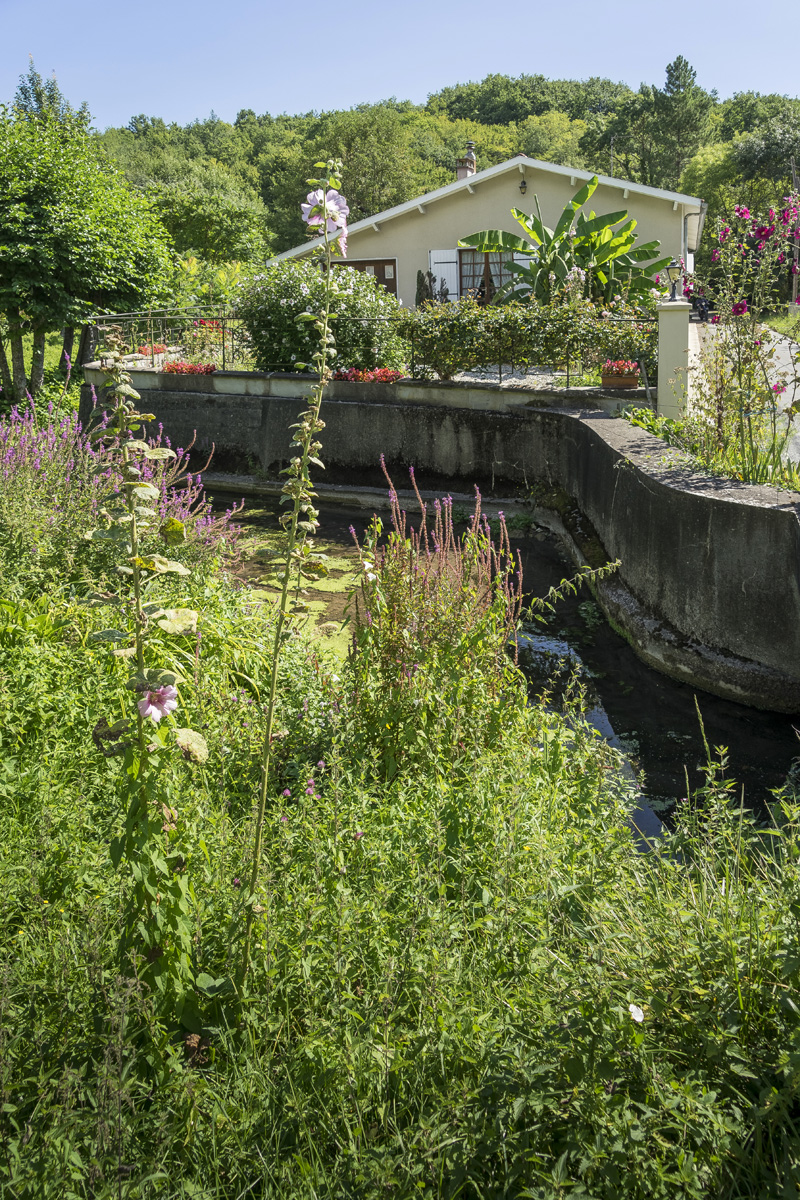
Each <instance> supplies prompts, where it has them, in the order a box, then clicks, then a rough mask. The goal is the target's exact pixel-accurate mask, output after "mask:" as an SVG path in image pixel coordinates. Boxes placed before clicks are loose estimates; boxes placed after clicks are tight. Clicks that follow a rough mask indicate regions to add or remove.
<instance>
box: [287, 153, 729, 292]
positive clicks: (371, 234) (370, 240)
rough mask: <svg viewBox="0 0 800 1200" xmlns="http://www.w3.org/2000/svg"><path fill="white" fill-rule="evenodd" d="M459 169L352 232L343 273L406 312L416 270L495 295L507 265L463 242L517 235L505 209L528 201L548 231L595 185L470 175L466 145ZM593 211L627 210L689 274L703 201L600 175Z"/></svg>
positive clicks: (456, 288) (527, 171) (551, 167)
mask: <svg viewBox="0 0 800 1200" xmlns="http://www.w3.org/2000/svg"><path fill="white" fill-rule="evenodd" d="M457 162H458V166H457V178H456V179H455V180H454V181H453V182H452V183H449V184H447V185H446V186H445V187H440V188H437V189H436V190H435V191H433V192H426V193H425V195H424V196H418V197H417V198H416V199H415V200H407V201H406V202H405V203H404V204H398V205H396V206H395V207H394V208H387V209H386V210H385V212H380V213H376V214H375V216H373V217H367V218H365V219H364V220H363V221H356V222H355V223H354V224H353V225H351V226H350V227H349V230H348V251H347V265H348V266H351V267H355V268H356V269H357V270H360V271H366V272H368V273H369V274H370V275H375V277H376V278H377V279H378V280H379V281H380V282H381V283H382V284H383V285H384V286H385V287H386V288H387V290H388V291H390V292H392V293H393V294H394V295H396V296H397V297H398V298H399V299H400V301H401V303H403V304H405V305H413V304H414V303H415V301H416V294H417V272H418V271H423V272H424V271H431V272H432V273H433V275H435V276H436V277H437V280H444V282H445V284H446V287H447V291H448V298H449V299H451V300H456V299H458V298H459V296H463V295H466V294H468V293H470V292H472V293H473V294H475V292H476V291H477V289H478V287H479V286H480V283H481V280H484V279H487V278H488V277H489V276H491V280H492V282H493V283H494V285H495V286H499V284H500V283H504V282H505V281H506V279H508V278H510V272H508V271H507V270H504V266H505V264H504V262H503V259H504V258H507V257H510V256H505V255H499V254H493V255H484V254H482V253H480V252H479V251H477V250H459V249H458V243H459V240H460V239H461V238H464V237H468V236H469V234H472V233H478V232H479V231H480V230H482V229H505V230H507V231H508V232H509V233H515V234H518V235H519V234H521V232H522V231H521V230H520V227H519V225H517V223H516V221H515V220H514V218H513V216H512V215H511V209H512V208H519V209H522V211H523V212H525V211H531V209H532V208H533V203H532V199H533V195H534V193H536V195H537V196H538V197H539V204H540V206H541V210H542V219H543V221H544V223H545V225H549V226H550V227H551V228H552V227H554V226H555V224H556V222H557V220H558V218H559V216H560V215H561V212H562V209H563V208H564V205H565V204H566V203H567V202H568V201H569V200H570V199H571V198H572V196H573V195H574V194H575V192H576V191H577V189H578V188H579V187H580V186H581V185H582V184H583V183H585V182H586V180H588V179H591V178H592V172H591V171H578V170H576V169H574V168H572V167H558V166H555V164H553V163H547V162H540V161H539V160H538V159H535V158H528V157H527V156H525V155H522V154H520V155H518V156H517V157H516V158H511V159H509V160H508V161H507V162H503V163H499V164H498V165H497V166H496V167H488V168H487V169H486V170H485V171H476V170H475V154H474V150H473V148H472V143H468V146H467V153H466V155H465V156H464V158H461V159H458V160H457ZM590 209H593V210H594V211H595V212H596V213H598V214H603V213H609V212H617V211H620V210H622V209H627V212H628V216H630V217H635V219H636V221H637V222H638V225H637V227H636V233H637V235H638V238H639V241H640V242H648V241H651V240H652V239H653V238H658V240H659V241H660V242H661V255H662V256H663V255H666V254H669V255H671V256H673V257H676V258H677V257H682V258H683V259H684V261H685V262H686V263H687V266H688V268H689V269H691V267H692V265H693V258H694V252H695V250H696V249H697V246H698V244H699V242H700V237H701V234H702V230H703V220H704V218H705V213H706V205H705V203H704V202H703V201H702V200H698V199H697V198H696V197H694V196H684V195H682V194H681V193H680V192H668V191H664V190H663V189H661V188H654V187H646V186H645V185H644V184H640V183H629V182H628V181H626V180H624V179H614V178H611V177H610V176H607V175H601V176H600V177H599V184H598V187H597V190H596V191H595V193H594V195H593V196H592V198H591V200H590V201H589V203H588V205H587V206H586V210H590ZM322 241H323V239H321V238H317V239H314V240H313V241H308V242H304V243H303V244H302V245H301V246H294V247H293V248H292V249H291V250H285V251H284V252H283V253H282V254H279V255H277V258H276V259H275V260H273V261H278V260H280V259H289V258H300V257H302V256H303V255H305V254H308V253H309V251H310V250H312V249H313V248H314V247H315V246H318V245H320V244H321V242H322ZM490 260H491V261H490Z"/></svg>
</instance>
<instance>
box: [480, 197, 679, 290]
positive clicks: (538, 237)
mask: <svg viewBox="0 0 800 1200" xmlns="http://www.w3.org/2000/svg"><path fill="white" fill-rule="evenodd" d="M597 184H598V179H597V176H596V175H594V176H592V178H591V179H590V180H588V182H587V183H585V184H584V186H583V187H582V188H580V189H579V190H578V191H577V192H576V193H575V195H574V196H573V197H572V199H571V200H570V201H569V203H568V204H567V205H566V206H565V208H564V211H563V212H562V214H561V216H560V217H559V219H558V223H557V225H556V227H555V229H550V228H549V227H548V226H547V225H545V223H544V221H543V220H542V212H541V208H540V207H539V197H538V196H536V195H534V198H533V202H534V205H535V208H536V211H535V213H531V214H530V215H526V214H525V213H524V212H522V211H521V210H520V209H518V208H512V210H511V213H512V215H513V217H514V219H515V220H516V221H517V222H518V224H519V225H520V226H521V227H522V229H523V230H524V232H525V233H526V234H527V235H528V238H529V239H530V240H526V239H525V238H521V237H519V236H518V235H516V234H513V233H507V232H506V231H505V230H504V229H484V230H483V231H482V232H481V233H473V234H470V235H469V237H465V238H462V239H461V241H460V242H459V243H458V244H459V246H462V247H466V248H470V249H473V250H478V251H481V252H483V253H487V252H488V253H489V254H497V253H506V254H508V253H511V254H513V255H514V260H513V261H512V262H509V263H507V264H506V267H507V269H508V270H509V271H511V273H512V275H513V278H512V279H510V280H509V281H508V282H507V283H505V284H503V286H502V287H500V288H499V289H498V290H497V292H496V294H495V296H494V299H493V302H494V303H495V304H497V303H502V302H503V301H504V300H507V299H509V298H510V297H511V296H512V295H513V297H514V299H516V300H523V299H529V300H538V301H540V302H541V303H544V304H549V303H551V302H552V300H553V299H554V298H555V297H556V295H558V293H559V292H561V291H563V289H564V287H565V286H566V283H567V277H568V276H569V274H570V272H571V271H574V270H575V268H579V269H580V270H581V271H583V272H584V274H585V287H586V292H587V294H588V295H590V296H593V297H594V298H600V297H601V296H608V295H610V293H611V292H612V291H613V290H614V286H615V284H616V286H618V287H619V286H622V287H624V288H625V290H626V291H628V292H631V291H642V290H646V289H648V288H651V287H653V286H654V280H653V276H654V274H655V273H656V272H657V271H660V270H662V269H663V268H664V267H666V265H667V263H668V262H669V258H663V259H658V260H657V261H654V260H655V259H656V256H657V254H658V251H659V249H660V246H661V243H660V242H659V241H658V240H653V241H650V242H645V243H643V244H642V245H640V246H637V245H636V244H635V243H636V236H637V235H636V234H635V232H634V230H635V228H636V221H635V220H634V219H633V217H628V213H627V210H626V209H621V210H620V211H619V212H612V213H605V214H603V215H601V216H598V215H597V214H596V213H594V212H590V213H589V214H588V216H587V215H586V214H585V213H582V212H580V209H582V208H583V206H584V205H585V204H586V203H587V201H588V200H590V199H591V197H592V195H593V194H594V192H595V190H596V188H597ZM615 226H617V228H615ZM520 260H523V261H520ZM525 260H527V261H525ZM640 263H646V264H647V266H645V267H642V266H640V265H639V264H640Z"/></svg>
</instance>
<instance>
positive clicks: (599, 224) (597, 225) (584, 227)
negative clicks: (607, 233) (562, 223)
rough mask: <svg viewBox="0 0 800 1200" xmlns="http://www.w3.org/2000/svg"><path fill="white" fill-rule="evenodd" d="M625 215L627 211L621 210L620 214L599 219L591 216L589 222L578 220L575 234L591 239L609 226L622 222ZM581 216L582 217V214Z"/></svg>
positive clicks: (607, 214) (616, 213) (615, 213)
mask: <svg viewBox="0 0 800 1200" xmlns="http://www.w3.org/2000/svg"><path fill="white" fill-rule="evenodd" d="M627 215H628V210H627V209H626V208H623V209H622V210H621V211H620V212H613V213H606V214H604V215H603V216H600V217H595V216H593V217H592V219H590V220H584V221H581V220H580V218H579V219H578V223H577V225H576V227H575V232H576V233H577V235H578V236H579V237H592V236H593V235H594V234H595V233H599V232H600V231H601V230H602V229H606V228H608V226H610V225H616V224H617V222H618V221H623V220H624V219H625V217H627ZM581 216H583V214H582V213H581Z"/></svg>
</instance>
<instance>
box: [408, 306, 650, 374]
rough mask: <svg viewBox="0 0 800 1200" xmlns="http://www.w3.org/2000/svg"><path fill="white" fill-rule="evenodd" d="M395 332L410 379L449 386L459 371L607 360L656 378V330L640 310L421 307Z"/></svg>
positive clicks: (615, 308)
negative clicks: (642, 366) (435, 379)
mask: <svg viewBox="0 0 800 1200" xmlns="http://www.w3.org/2000/svg"><path fill="white" fill-rule="evenodd" d="M398 329H399V331H400V332H401V333H402V335H403V336H404V337H405V338H406V340H407V341H408V343H409V347H410V353H411V357H412V358H413V364H414V372H415V374H416V375H417V376H420V377H423V378H424V377H426V376H431V375H433V374H435V375H438V376H439V378H440V379H452V378H453V376H454V375H457V374H458V373H459V372H460V371H471V370H475V369H477V368H480V367H491V366H495V365H496V364H497V363H498V362H504V363H513V364H515V365H517V366H534V365H547V366H554V367H558V366H563V365H564V364H565V363H566V362H567V361H569V362H571V363H573V364H576V363H577V362H578V361H579V360H582V361H583V363H584V364H585V365H587V366H594V365H597V364H599V363H601V362H603V361H604V360H605V359H607V358H612V359H622V358H627V359H634V360H636V361H638V359H640V358H642V357H644V359H645V363H646V366H647V370H648V373H650V372H654V371H655V364H656V348H657V341H658V331H657V326H656V324H655V322H654V320H653V317H651V315H650V314H649V313H647V312H645V311H643V310H642V309H641V308H637V307H634V306H633V305H630V304H625V303H624V302H623V301H621V300H617V301H614V302H612V303H611V304H605V305H595V304H592V303H591V302H590V301H588V300H586V301H579V302H578V303H576V304H570V305H566V304H520V303H518V302H514V301H512V302H511V303H509V304H503V305H497V306H489V307H483V306H481V305H479V304H478V303H477V302H476V301H475V300H472V299H463V300H459V301H457V302H455V303H453V304H437V305H430V304H428V305H423V306H422V307H421V308H418V309H416V310H414V311H408V312H403V313H402V314H401V315H400V317H399V319H398Z"/></svg>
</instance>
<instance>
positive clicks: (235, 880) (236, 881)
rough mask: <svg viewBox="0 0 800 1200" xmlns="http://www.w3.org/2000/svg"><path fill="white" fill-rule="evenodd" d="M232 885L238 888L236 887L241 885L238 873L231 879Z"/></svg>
mask: <svg viewBox="0 0 800 1200" xmlns="http://www.w3.org/2000/svg"><path fill="white" fill-rule="evenodd" d="M233 886H234V887H235V888H238V887H241V886H242V881H241V879H240V878H239V877H238V875H237V876H236V878H235V879H234V881H233Z"/></svg>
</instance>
